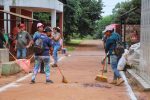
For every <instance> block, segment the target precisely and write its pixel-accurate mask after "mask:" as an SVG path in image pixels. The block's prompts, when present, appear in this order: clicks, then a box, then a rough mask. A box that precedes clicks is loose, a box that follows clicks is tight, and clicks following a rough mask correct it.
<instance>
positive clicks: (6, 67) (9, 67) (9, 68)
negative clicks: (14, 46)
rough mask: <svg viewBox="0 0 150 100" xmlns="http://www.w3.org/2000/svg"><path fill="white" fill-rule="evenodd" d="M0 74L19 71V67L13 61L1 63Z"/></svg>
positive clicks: (7, 74) (10, 73) (6, 74)
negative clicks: (0, 69) (0, 70)
mask: <svg viewBox="0 0 150 100" xmlns="http://www.w3.org/2000/svg"><path fill="white" fill-rule="evenodd" d="M1 67H2V72H1V74H2V75H5V76H9V75H12V74H16V73H18V72H20V71H21V68H20V66H19V65H18V64H16V62H15V61H11V62H6V63H2V66H1Z"/></svg>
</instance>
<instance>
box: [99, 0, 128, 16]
mask: <svg viewBox="0 0 150 100" xmlns="http://www.w3.org/2000/svg"><path fill="white" fill-rule="evenodd" d="M122 1H127V0H102V2H103V3H104V5H105V7H103V12H104V13H103V14H102V16H107V15H110V14H112V9H113V8H114V7H115V5H116V4H117V3H118V2H122Z"/></svg>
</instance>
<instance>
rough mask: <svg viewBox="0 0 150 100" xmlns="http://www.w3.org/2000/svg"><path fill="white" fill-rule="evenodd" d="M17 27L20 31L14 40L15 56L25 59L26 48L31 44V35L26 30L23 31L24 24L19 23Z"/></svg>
mask: <svg viewBox="0 0 150 100" xmlns="http://www.w3.org/2000/svg"><path fill="white" fill-rule="evenodd" d="M19 29H20V32H19V33H18V34H17V42H16V49H17V58H18V59H20V58H23V59H26V53H27V48H29V47H30V46H31V45H32V37H31V35H30V34H29V33H28V32H27V31H25V25H24V24H20V26H19ZM28 40H29V43H28Z"/></svg>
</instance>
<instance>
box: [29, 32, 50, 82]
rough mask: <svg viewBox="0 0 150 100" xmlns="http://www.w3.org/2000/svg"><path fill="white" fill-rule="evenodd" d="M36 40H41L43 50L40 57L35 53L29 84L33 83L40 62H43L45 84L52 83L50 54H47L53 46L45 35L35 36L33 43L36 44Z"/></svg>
mask: <svg viewBox="0 0 150 100" xmlns="http://www.w3.org/2000/svg"><path fill="white" fill-rule="evenodd" d="M37 39H42V41H43V47H44V48H43V52H42V53H41V54H40V55H39V54H37V53H36V52H35V64H34V70H33V76H32V80H31V83H35V77H36V75H37V73H38V70H39V67H40V65H41V62H42V61H43V62H44V67H45V74H46V83H53V82H52V81H51V80H50V54H49V50H50V47H52V45H53V44H52V40H51V39H50V38H49V37H47V35H46V34H45V33H40V34H38V35H36V36H35V37H34V38H33V40H34V43H36V40H37Z"/></svg>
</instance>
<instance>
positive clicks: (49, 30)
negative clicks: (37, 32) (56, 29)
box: [44, 26, 53, 56]
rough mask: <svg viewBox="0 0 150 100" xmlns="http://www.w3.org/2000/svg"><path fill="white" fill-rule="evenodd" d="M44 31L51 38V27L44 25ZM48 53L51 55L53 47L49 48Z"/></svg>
mask: <svg viewBox="0 0 150 100" xmlns="http://www.w3.org/2000/svg"><path fill="white" fill-rule="evenodd" d="M44 32H45V33H46V35H47V36H48V37H49V38H50V39H51V40H52V29H51V27H49V26H47V27H45V29H44ZM52 42H53V41H52ZM52 44H53V43H52ZM50 55H51V56H52V55H53V47H51V48H50Z"/></svg>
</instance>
